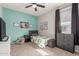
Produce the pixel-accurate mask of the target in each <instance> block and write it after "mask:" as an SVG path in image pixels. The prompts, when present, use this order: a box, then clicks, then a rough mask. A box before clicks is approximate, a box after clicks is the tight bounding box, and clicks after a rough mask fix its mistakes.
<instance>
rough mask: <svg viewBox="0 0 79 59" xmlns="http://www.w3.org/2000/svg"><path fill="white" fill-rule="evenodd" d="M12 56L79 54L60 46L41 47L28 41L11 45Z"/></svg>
mask: <svg viewBox="0 0 79 59" xmlns="http://www.w3.org/2000/svg"><path fill="white" fill-rule="evenodd" d="M11 55H12V56H79V54H78V53H74V54H72V53H70V52H68V51H65V50H62V49H59V48H56V47H55V48H49V47H46V48H43V49H41V48H39V47H37V46H36V45H35V44H34V43H31V42H28V43H25V44H22V45H12V46H11Z"/></svg>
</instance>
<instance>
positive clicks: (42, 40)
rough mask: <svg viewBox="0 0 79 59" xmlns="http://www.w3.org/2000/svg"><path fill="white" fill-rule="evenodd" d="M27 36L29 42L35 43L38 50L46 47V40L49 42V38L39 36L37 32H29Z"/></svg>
mask: <svg viewBox="0 0 79 59" xmlns="http://www.w3.org/2000/svg"><path fill="white" fill-rule="evenodd" d="M29 35H30V39H31V42H33V43H35V44H36V45H37V46H38V47H40V48H45V47H46V46H47V42H48V40H50V38H49V37H46V36H40V35H39V34H38V31H30V32H29Z"/></svg>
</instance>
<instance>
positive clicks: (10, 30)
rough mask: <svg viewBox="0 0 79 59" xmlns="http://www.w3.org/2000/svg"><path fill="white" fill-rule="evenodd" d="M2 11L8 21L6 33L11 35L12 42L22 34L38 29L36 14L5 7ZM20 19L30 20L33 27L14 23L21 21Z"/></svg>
mask: <svg viewBox="0 0 79 59" xmlns="http://www.w3.org/2000/svg"><path fill="white" fill-rule="evenodd" d="M2 13H3V19H4V21H5V22H6V34H7V35H8V36H10V37H11V42H13V41H15V40H17V38H18V37H20V36H23V35H28V31H29V30H37V27H38V25H37V24H38V23H37V22H38V20H37V17H36V16H33V15H30V14H26V13H22V12H19V11H15V10H12V9H8V8H4V7H3V8H2ZM20 21H24V22H29V23H30V24H31V25H32V28H28V29H25V28H20V27H16V26H14V25H13V24H14V23H20Z"/></svg>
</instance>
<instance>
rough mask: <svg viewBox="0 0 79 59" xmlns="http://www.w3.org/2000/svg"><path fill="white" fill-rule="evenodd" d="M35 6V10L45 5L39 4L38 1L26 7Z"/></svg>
mask: <svg viewBox="0 0 79 59" xmlns="http://www.w3.org/2000/svg"><path fill="white" fill-rule="evenodd" d="M29 7H33V8H34V10H35V11H37V7H41V8H45V6H44V5H41V4H37V3H31V5H28V6H26V7H25V8H29Z"/></svg>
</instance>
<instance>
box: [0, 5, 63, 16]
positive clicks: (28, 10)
mask: <svg viewBox="0 0 79 59" xmlns="http://www.w3.org/2000/svg"><path fill="white" fill-rule="evenodd" d="M38 4H42V5H45V8H40V7H38V8H37V9H38V11H37V12H35V11H34V8H33V7H29V8H25V6H28V5H30V3H1V4H0V5H1V6H3V7H6V8H11V9H15V10H18V11H22V12H25V13H29V14H32V15H34V16H40V15H42V14H44V13H46V12H48V11H50V10H52V9H54V8H56V7H58V6H60V5H62V4H63V3H38Z"/></svg>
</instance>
